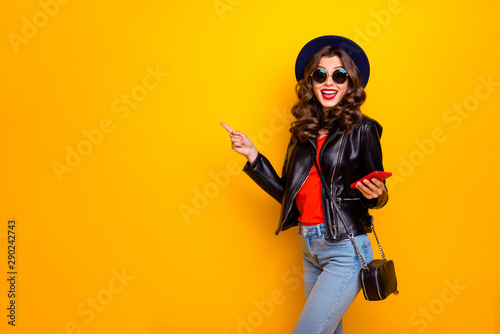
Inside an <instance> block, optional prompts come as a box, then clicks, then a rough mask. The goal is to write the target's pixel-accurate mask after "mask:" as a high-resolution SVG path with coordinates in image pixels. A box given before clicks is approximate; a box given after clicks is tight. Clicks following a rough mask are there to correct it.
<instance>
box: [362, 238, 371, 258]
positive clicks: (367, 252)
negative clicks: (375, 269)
mask: <svg viewBox="0 0 500 334" xmlns="http://www.w3.org/2000/svg"><path fill="white" fill-rule="evenodd" d="M362 248H363V253H362V254H363V256H364V260H365V262H366V263H370V262H372V261H373V248H372V243H371V241H370V240H368V241H366V242H364V243H363V247H362Z"/></svg>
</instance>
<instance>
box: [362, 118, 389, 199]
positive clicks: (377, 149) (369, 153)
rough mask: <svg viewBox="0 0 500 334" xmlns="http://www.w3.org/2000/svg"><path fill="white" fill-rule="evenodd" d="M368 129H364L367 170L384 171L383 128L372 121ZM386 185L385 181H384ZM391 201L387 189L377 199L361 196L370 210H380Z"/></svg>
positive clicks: (363, 143) (363, 147)
mask: <svg viewBox="0 0 500 334" xmlns="http://www.w3.org/2000/svg"><path fill="white" fill-rule="evenodd" d="M366 127H367V129H363V134H362V136H363V137H362V149H363V152H364V153H363V154H364V157H365V159H364V160H365V163H364V165H365V168H366V169H367V170H368V171H370V172H373V171H376V170H378V171H383V170H384V167H383V165H382V146H381V145H380V137H381V136H382V126H381V125H380V124H379V123H377V122H376V121H372V122H370V123H369V124H367V125H366ZM384 184H385V181H384ZM388 200H389V193H388V191H387V188H386V189H385V190H384V191H383V192H382V195H380V196H379V197H377V198H373V199H367V198H366V197H364V196H361V202H362V203H363V205H364V206H365V207H366V208H368V209H380V208H382V207H383V206H384V205H385V204H386V203H387V201H388Z"/></svg>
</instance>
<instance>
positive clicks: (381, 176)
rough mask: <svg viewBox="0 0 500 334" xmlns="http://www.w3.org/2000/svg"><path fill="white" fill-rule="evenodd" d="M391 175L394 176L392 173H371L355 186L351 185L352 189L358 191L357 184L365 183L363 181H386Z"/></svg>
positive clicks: (354, 184)
mask: <svg viewBox="0 0 500 334" xmlns="http://www.w3.org/2000/svg"><path fill="white" fill-rule="evenodd" d="M391 175H392V173H391V172H381V171H374V172H371V173H370V174H368V175H366V176H365V177H362V178H361V179H359V180H357V181H356V182H354V183H353V184H351V188H353V189H356V184H357V183H358V182H363V180H366V179H369V180H371V179H373V178H375V179H378V180H380V181H384V180H385V179H387V178H388V177H389V176H391Z"/></svg>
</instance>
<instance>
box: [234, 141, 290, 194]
mask: <svg viewBox="0 0 500 334" xmlns="http://www.w3.org/2000/svg"><path fill="white" fill-rule="evenodd" d="M290 145H291V141H290V144H289V145H288V148H287V151H286V155H285V161H284V162H283V170H282V173H281V177H279V176H278V174H277V173H276V171H275V170H274V168H273V166H272V165H271V163H270V162H269V160H267V158H266V157H265V156H263V155H262V154H261V153H260V152H259V154H258V155H257V158H255V160H254V161H253V162H252V163H251V164H250V163H249V162H247V163H246V165H245V167H244V168H243V171H244V172H245V173H247V175H248V176H250V178H251V179H252V180H254V181H255V183H257V184H258V185H259V187H261V188H262V189H263V190H264V191H265V192H266V193H268V194H269V195H271V197H272V198H274V199H275V200H277V201H278V202H279V203H281V202H282V200H283V193H284V187H285V182H286V170H287V163H288V153H289V150H290Z"/></svg>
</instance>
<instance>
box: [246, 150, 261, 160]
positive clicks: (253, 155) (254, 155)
mask: <svg viewBox="0 0 500 334" xmlns="http://www.w3.org/2000/svg"><path fill="white" fill-rule="evenodd" d="M258 155H259V151H257V149H256V148H255V147H254V148H253V149H252V150H250V152H249V153H248V155H247V156H246V158H247V160H248V162H249V163H250V164H253V162H254V161H255V159H257V156H258Z"/></svg>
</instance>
